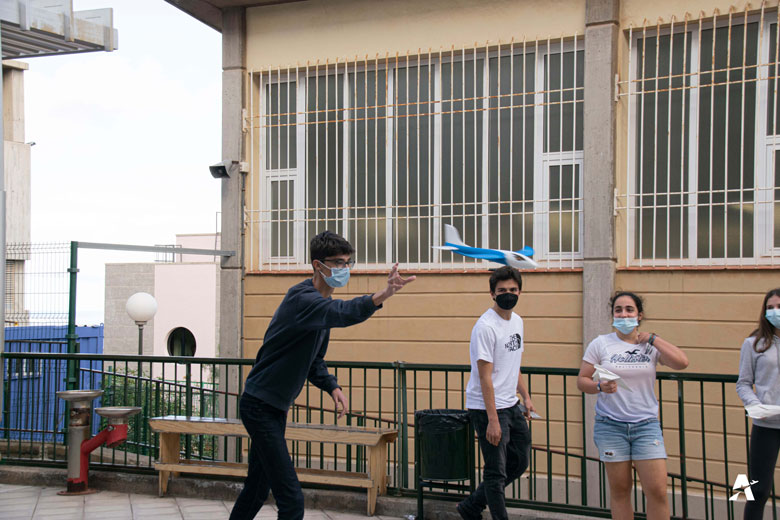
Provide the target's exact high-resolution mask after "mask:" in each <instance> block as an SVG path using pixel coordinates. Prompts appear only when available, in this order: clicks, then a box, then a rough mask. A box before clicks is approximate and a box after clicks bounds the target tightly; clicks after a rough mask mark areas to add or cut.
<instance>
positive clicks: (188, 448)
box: [184, 362, 192, 460]
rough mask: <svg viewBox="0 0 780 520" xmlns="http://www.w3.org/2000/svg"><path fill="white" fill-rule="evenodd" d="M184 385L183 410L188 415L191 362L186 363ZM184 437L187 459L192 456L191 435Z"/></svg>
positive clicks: (190, 392) (190, 410) (189, 411)
mask: <svg viewBox="0 0 780 520" xmlns="http://www.w3.org/2000/svg"><path fill="white" fill-rule="evenodd" d="M186 385H187V387H186V390H185V393H184V396H185V403H184V411H185V415H186V416H187V417H190V416H191V415H192V364H191V363H189V362H188V363H187V372H186ZM184 439H185V440H184V453H185V455H186V459H187V460H189V459H191V458H192V437H191V436H190V435H187V436H186V437H184Z"/></svg>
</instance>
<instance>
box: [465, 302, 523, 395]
mask: <svg viewBox="0 0 780 520" xmlns="http://www.w3.org/2000/svg"><path fill="white" fill-rule="evenodd" d="M469 355H470V357H471V377H470V378H469V383H468V385H467V386H466V408H468V409H470V410H484V409H485V400H484V399H483V397H482V386H480V381H479V368H478V367H477V361H478V360H480V359H481V360H483V361H487V362H489V363H493V391H494V393H495V397H496V409H497V410H501V409H504V408H510V407H512V406H514V405H515V404H516V403H517V401H518V399H517V378H518V376H519V375H520V360H521V359H522V357H523V319H522V318H521V317H520V316H518V315H517V314H515V313H514V312H513V313H512V317H511V318H510V319H508V320H505V319H504V318H502V317H501V316H499V315H498V313H497V312H496V311H494V310H493V309H492V308H491V309H488V310H487V311H486V312H485V313H484V314H483V315H482V316H480V318H479V320H477V323H476V325H474V328H473V329H472V331H471V343H470V345H469Z"/></svg>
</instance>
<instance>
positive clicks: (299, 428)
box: [149, 415, 398, 516]
mask: <svg viewBox="0 0 780 520" xmlns="http://www.w3.org/2000/svg"><path fill="white" fill-rule="evenodd" d="M149 426H150V428H151V429H152V431H155V432H157V433H159V434H160V460H159V461H158V462H156V463H155V465H154V468H155V469H156V470H157V471H159V478H160V483H159V493H160V496H163V495H165V493H166V492H167V490H168V479H169V477H171V476H178V474H179V473H198V474H206V475H231V476H238V477H245V476H246V474H247V464H240V463H235V462H216V461H202V460H184V459H181V458H180V448H179V446H180V444H179V442H180V441H179V438H180V436H181V435H182V434H191V435H229V436H239V437H248V434H247V432H246V429H245V428H244V425H243V424H242V423H241V421H240V420H238V419H220V418H210V417H186V416H179V415H167V416H165V417H153V418H151V419H149ZM397 436H398V432H397V431H396V430H391V429H383V428H363V427H357V426H336V425H332V424H301V423H288V424H287V429H286V434H285V438H286V439H287V440H289V441H311V442H327V443H336V444H351V445H357V446H365V447H366V451H367V457H366V459H367V466H368V468H367V469H368V472H366V473H357V472H351V471H336V470H321V469H306V468H296V471H297V473H298V480H300V481H301V482H308V483H316V484H330V485H334V486H349V487H358V488H365V489H366V490H367V493H368V507H367V512H368V515H369V516H372V515H373V514H374V511H375V510H376V497H377V496H378V495H384V494H385V493H386V492H387V472H386V468H387V443H388V442H394V441H395V439H396V437H397Z"/></svg>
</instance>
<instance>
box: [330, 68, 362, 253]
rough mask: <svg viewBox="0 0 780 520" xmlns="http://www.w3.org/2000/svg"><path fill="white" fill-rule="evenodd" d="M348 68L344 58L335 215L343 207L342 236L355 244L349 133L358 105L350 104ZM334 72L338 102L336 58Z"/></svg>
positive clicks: (335, 113) (339, 114) (336, 216)
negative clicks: (351, 225)
mask: <svg viewBox="0 0 780 520" xmlns="http://www.w3.org/2000/svg"><path fill="white" fill-rule="evenodd" d="M355 63H357V60H356V62H355ZM347 67H348V62H347V59H346V58H344V73H343V74H344V90H343V92H342V94H341V100H342V105H343V106H342V107H341V108H342V109H341V110H337V111H336V112H334V115H336V121H338V120H339V118H340V119H341V120H342V121H343V123H342V125H343V126H342V129H341V136H342V141H343V142H344V145H343V148H342V147H338V146H337V149H339V148H341V149H342V152H343V153H342V154H341V157H342V161H343V164H342V166H341V193H342V194H343V195H341V197H342V200H341V201H338V193H339V192H338V191H337V192H336V198H337V202H336V211H335V212H334V215H335V218H338V213H339V211H338V208H339V207H341V208H342V209H341V221H342V224H341V225H342V229H341V234H342V236H343V237H345V238H346V239H347V240H352V242H355V237H352V236H351V233H350V222H351V220H350V204H351V203H352V201H350V200H349V193H350V181H349V177H350V176H349V170H350V167H351V164H350V159H351V157H352V155H351V153H350V149H349V146H350V139H349V132H350V130H351V127H352V124H353V123H352V117H353V115H352V114H356V113H357V110H356V106H357V105H355V107H351V106H350V103H349V69H348V68H347ZM334 72H335V75H334V80H335V82H336V86H335V87H334V88H335V89H336V95H335V98H336V100H338V98H339V95H338V92H339V90H338V85H339V60H338V58H336V65H335V69H334ZM336 108H337V109H338V107H336ZM337 124H338V123H337ZM336 128H337V130H336V136H338V127H336ZM356 130H357V127H356ZM336 142H337V144H338V139H336ZM337 157H338V154H337ZM338 175H339V172H338V171H337V172H336V178H337V180H338ZM356 184H357V183H356Z"/></svg>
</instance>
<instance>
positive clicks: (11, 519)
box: [2, 510, 32, 520]
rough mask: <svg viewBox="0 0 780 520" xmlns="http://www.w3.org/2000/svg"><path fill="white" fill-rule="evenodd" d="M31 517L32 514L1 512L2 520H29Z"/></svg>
mask: <svg viewBox="0 0 780 520" xmlns="http://www.w3.org/2000/svg"><path fill="white" fill-rule="evenodd" d="M31 516H32V512H30V513H25V514H21V515H20V514H17V513H14V512H9V511H5V510H4V511H3V516H2V518H3V520H30V517H31Z"/></svg>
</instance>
